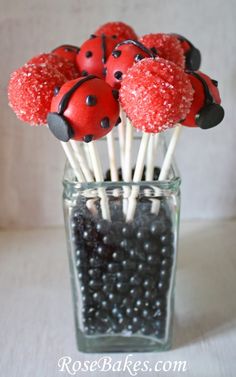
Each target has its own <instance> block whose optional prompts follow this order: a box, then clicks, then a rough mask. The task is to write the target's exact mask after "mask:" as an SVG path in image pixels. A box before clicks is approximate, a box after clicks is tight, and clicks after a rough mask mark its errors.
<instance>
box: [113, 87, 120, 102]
mask: <svg viewBox="0 0 236 377" xmlns="http://www.w3.org/2000/svg"><path fill="white" fill-rule="evenodd" d="M112 95H113V97H114V98H115V100H116V101H117V100H118V99H119V91H118V90H117V89H112Z"/></svg>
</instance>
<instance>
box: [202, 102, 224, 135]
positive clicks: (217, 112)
mask: <svg viewBox="0 0 236 377" xmlns="http://www.w3.org/2000/svg"><path fill="white" fill-rule="evenodd" d="M223 118H224V109H223V107H222V106H220V105H218V104H217V103H212V104H210V105H206V106H204V107H203V109H201V110H200V111H199V113H198V114H197V115H196V117H195V119H196V123H197V125H198V127H200V128H202V129H204V130H205V129H208V128H212V127H215V126H217V125H218V124H219V123H220V122H221V121H222V120H223Z"/></svg>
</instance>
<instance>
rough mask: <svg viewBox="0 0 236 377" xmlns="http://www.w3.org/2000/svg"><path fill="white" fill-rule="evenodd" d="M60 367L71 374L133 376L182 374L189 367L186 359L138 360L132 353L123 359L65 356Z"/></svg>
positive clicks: (62, 371) (60, 361)
mask: <svg viewBox="0 0 236 377" xmlns="http://www.w3.org/2000/svg"><path fill="white" fill-rule="evenodd" d="M58 368H59V372H61V373H62V374H64V375H69V376H75V375H81V374H82V373H86V372H87V373H92V372H104V373H108V372H110V373H112V372H116V373H117V372H126V373H127V374H129V375H130V376H132V377H133V376H134V377H135V376H137V375H140V373H142V374H144V373H147V374H148V373H150V372H157V376H158V372H169V373H170V372H173V375H174V374H175V373H179V374H181V373H183V372H186V371H187V370H188V369H189V368H188V363H187V361H185V360H175V361H170V360H165V361H161V360H158V361H153V362H151V361H150V360H144V361H137V360H135V359H134V357H133V355H132V354H130V355H127V356H126V357H125V358H123V359H121V360H113V359H112V357H111V356H102V357H100V358H97V359H96V360H83V361H80V360H72V358H71V357H70V356H63V357H61V358H60V359H59V360H58ZM109 375H110V374H109Z"/></svg>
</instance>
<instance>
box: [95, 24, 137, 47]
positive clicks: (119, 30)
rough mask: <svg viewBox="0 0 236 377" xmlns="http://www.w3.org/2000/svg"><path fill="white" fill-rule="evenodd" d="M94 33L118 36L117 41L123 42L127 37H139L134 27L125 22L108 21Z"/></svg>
mask: <svg viewBox="0 0 236 377" xmlns="http://www.w3.org/2000/svg"><path fill="white" fill-rule="evenodd" d="M94 34H95V35H102V34H105V35H107V36H110V37H116V41H117V42H116V43H120V42H123V41H125V40H127V39H138V36H137V34H136V33H135V31H134V30H133V29H132V27H131V26H129V25H127V24H125V23H124V22H107V23H106V24H104V25H102V26H100V27H99V28H98V29H97V30H96V31H95V33H94Z"/></svg>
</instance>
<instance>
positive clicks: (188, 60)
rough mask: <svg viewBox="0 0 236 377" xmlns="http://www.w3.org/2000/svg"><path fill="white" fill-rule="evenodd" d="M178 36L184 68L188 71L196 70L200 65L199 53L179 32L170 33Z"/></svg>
mask: <svg viewBox="0 0 236 377" xmlns="http://www.w3.org/2000/svg"><path fill="white" fill-rule="evenodd" d="M171 35H173V36H175V37H176V38H178V40H179V41H180V43H181V47H182V49H183V50H184V56H185V69H187V70H189V71H197V70H198V69H199V68H200V65H201V53H200V51H199V50H198V49H197V48H196V47H194V45H193V44H192V43H191V42H190V41H189V40H188V39H187V38H185V37H183V36H182V35H179V34H171Z"/></svg>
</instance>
